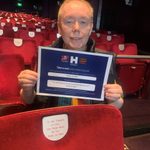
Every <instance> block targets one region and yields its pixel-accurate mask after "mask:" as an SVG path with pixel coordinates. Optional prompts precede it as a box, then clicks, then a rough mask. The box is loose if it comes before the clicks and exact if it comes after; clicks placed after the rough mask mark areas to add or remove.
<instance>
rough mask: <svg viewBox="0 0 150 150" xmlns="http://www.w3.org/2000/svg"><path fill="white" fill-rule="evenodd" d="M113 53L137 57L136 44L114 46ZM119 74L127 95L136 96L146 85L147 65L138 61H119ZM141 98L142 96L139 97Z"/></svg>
mask: <svg viewBox="0 0 150 150" xmlns="http://www.w3.org/2000/svg"><path fill="white" fill-rule="evenodd" d="M112 51H113V52H115V53H116V54H117V55H118V54H119V55H137V54H138V53H137V51H138V50H137V45H136V44H135V43H125V44H114V45H113V47H112ZM116 63H117V74H118V78H119V80H120V81H121V84H122V87H123V90H124V93H125V94H127V95H128V94H135V93H136V92H138V91H140V90H141V89H142V87H143V85H144V76H145V72H146V64H145V63H144V62H139V61H138V60H137V59H131V58H130V59H117V60H116ZM139 96H141V95H139Z"/></svg>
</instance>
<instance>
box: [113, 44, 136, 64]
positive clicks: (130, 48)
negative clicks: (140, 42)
mask: <svg viewBox="0 0 150 150" xmlns="http://www.w3.org/2000/svg"><path fill="white" fill-rule="evenodd" d="M112 51H113V52H114V53H116V54H118V55H137V54H138V50H137V45H136V44H135V43H116V44H114V45H113V46H112ZM135 62H137V59H117V63H135Z"/></svg>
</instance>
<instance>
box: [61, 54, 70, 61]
mask: <svg viewBox="0 0 150 150" xmlns="http://www.w3.org/2000/svg"><path fill="white" fill-rule="evenodd" d="M61 62H69V56H67V55H62V56H61Z"/></svg>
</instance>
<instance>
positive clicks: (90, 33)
mask: <svg viewBox="0 0 150 150" xmlns="http://www.w3.org/2000/svg"><path fill="white" fill-rule="evenodd" d="M92 30H93V24H92V26H91V29H90V32H89V36H90V35H91V33H92Z"/></svg>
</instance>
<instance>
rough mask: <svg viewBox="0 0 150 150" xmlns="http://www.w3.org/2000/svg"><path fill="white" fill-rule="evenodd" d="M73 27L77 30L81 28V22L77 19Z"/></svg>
mask: <svg viewBox="0 0 150 150" xmlns="http://www.w3.org/2000/svg"><path fill="white" fill-rule="evenodd" d="M73 28H74V30H75V31H76V30H79V28H80V25H79V22H78V21H75V23H74V26H73Z"/></svg>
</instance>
